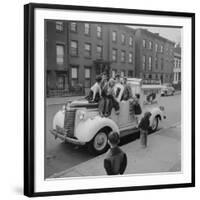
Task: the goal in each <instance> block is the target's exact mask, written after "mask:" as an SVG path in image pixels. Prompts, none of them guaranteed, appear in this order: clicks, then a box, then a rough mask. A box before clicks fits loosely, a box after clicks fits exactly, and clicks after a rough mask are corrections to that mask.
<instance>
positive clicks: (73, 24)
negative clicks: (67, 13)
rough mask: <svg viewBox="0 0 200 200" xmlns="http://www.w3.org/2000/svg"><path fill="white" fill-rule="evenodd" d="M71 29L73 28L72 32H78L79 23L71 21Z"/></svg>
mask: <svg viewBox="0 0 200 200" xmlns="http://www.w3.org/2000/svg"><path fill="white" fill-rule="evenodd" d="M70 30H71V31H72V32H77V23H75V22H71V23H70Z"/></svg>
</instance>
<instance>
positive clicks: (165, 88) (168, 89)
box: [161, 84, 175, 96]
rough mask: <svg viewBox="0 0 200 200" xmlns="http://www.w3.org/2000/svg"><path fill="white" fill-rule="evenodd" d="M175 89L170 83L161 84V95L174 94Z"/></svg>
mask: <svg viewBox="0 0 200 200" xmlns="http://www.w3.org/2000/svg"><path fill="white" fill-rule="evenodd" d="M174 92H175V89H174V88H173V87H172V85H171V84H163V85H162V88H161V96H169V95H174Z"/></svg>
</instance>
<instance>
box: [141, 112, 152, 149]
mask: <svg viewBox="0 0 200 200" xmlns="http://www.w3.org/2000/svg"><path fill="white" fill-rule="evenodd" d="M150 117H151V113H150V112H145V113H144V117H143V118H142V119H141V121H140V123H139V128H140V142H141V145H142V147H143V148H146V147H147V136H148V129H149V125H150V120H149V119H150Z"/></svg>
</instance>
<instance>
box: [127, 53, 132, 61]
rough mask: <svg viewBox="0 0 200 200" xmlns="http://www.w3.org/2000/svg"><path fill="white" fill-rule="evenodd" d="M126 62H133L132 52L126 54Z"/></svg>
mask: <svg viewBox="0 0 200 200" xmlns="http://www.w3.org/2000/svg"><path fill="white" fill-rule="evenodd" d="M128 62H129V63H133V53H129V54H128Z"/></svg>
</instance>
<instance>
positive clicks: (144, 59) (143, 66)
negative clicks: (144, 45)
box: [142, 56, 146, 70]
mask: <svg viewBox="0 0 200 200" xmlns="http://www.w3.org/2000/svg"><path fill="white" fill-rule="evenodd" d="M142 69H143V70H145V69H146V56H142Z"/></svg>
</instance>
